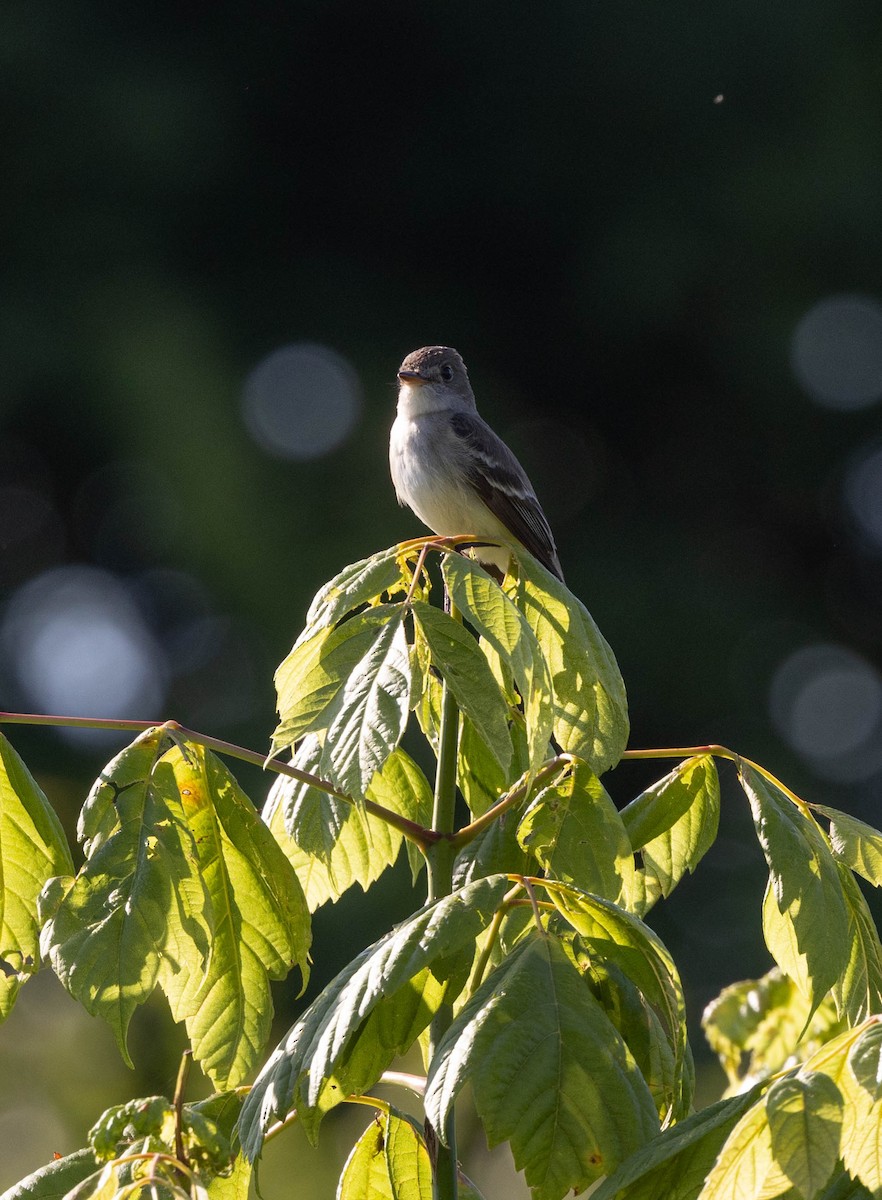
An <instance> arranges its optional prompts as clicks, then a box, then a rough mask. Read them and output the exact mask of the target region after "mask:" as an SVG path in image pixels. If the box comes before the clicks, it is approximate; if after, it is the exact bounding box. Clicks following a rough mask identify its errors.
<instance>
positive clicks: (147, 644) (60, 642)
mask: <svg viewBox="0 0 882 1200" xmlns="http://www.w3.org/2000/svg"><path fill="white" fill-rule="evenodd" d="M0 638H2V647H3V652H4V657H5V659H6V661H7V663H8V664H9V666H10V667H11V668H12V673H13V675H14V677H15V679H16V681H17V683H18V685H19V687H20V689H21V692H22V694H23V696H24V698H25V699H26V701H27V702H28V703H29V705H31V706H32V707H33V708H35V709H36V710H37V711H39V712H45V713H53V714H62V715H65V716H90V717H122V718H139V717H141V718H144V719H146V720H150V719H153V718H154V717H156V716H158V715H159V710H160V708H161V705H162V700H163V695H164V691H165V682H164V681H165V675H166V671H165V661H164V656H163V654H162V651H161V649H160V647H159V646H158V645H157V643H156V641H155V640H154V638H153V636H152V635H151V633H150V631H149V629H148V628H147V625H146V623H145V621H144V619H143V617H142V616H141V614H140V612H139V610H138V607H137V605H136V604H135V603H134V601H133V600H132V598H131V596H130V595H129V592H128V590H127V588H126V587H125V585H124V584H123V583H122V581H121V580H119V579H117V578H116V577H115V576H113V575H111V574H109V573H108V572H106V571H102V570H99V569H97V568H95V567H87V566H82V565H75V566H64V567H55V568H53V569H52V570H49V571H45V572H44V573H43V574H41V575H38V576H36V577H35V578H33V579H30V580H28V582H27V583H25V584H23V585H22V586H21V587H20V588H19V589H18V590H17V591H16V592H15V593H14V594H13V596H12V599H11V600H10V603H9V606H8V608H7V610H6V614H5V616H4V619H3V624H2V627H0Z"/></svg>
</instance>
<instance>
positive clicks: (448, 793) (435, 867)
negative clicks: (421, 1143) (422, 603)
mask: <svg viewBox="0 0 882 1200" xmlns="http://www.w3.org/2000/svg"><path fill="white" fill-rule="evenodd" d="M450 615H451V616H452V617H454V618H458V615H459V614H458V613H457V611H456V608H455V607H454V605H453V604H452V603H451V604H450ZM458 747H459V706H458V705H457V703H456V699H455V698H454V695H453V692H452V691H451V690H450V686H449V685H448V683H447V680H446V679H445V680H444V684H443V688H442V691H441V727H440V730H439V732H438V766H437V769H436V771H435V802H434V806H433V809H432V832H433V833H434V834H435V835H436V836H437V838H438V840H437V841H436V842H434V843H433V844H432V845H431V846H429V847H428V848H427V850H426V863H427V866H428V874H429V897H428V898H429V903H430V904H431V903H433V902H434V901H436V900H440V899H441V897H442V896H449V895H450V893H451V892H452V891H453V862H454V859H455V857H456V847H455V846H454V844H453V842H452V841H451V839H450V835H451V834H452V833H453V831H454V828H455V824H456V756H457V750H458ZM452 1019H453V1012H452V1008H451V1006H450V1005H449V1004H442V1005H441V1006H440V1008H439V1009H438V1011H437V1012H436V1013H435V1016H434V1017H433V1018H432V1023H431V1025H430V1026H429V1061H430V1062H431V1060H432V1059H433V1058H434V1057H435V1052H436V1051H437V1049H438V1044H439V1043H440V1041H441V1039H442V1038H443V1036H444V1034H445V1033H446V1032H447V1030H448V1029H449V1027H450V1022H451V1020H452ZM443 1138H444V1142H445V1143H446V1145H445V1144H443V1143H442V1141H441V1138H440V1137H437V1136H436V1139H435V1144H434V1145H433V1146H430V1150H431V1151H433V1167H432V1197H433V1200H456V1197H457V1196H458V1194H459V1184H458V1179H457V1164H456V1124H455V1119H454V1114H453V1109H452V1108H451V1110H450V1114H449V1116H448V1118H447V1122H446V1124H445V1127H444V1130H443Z"/></svg>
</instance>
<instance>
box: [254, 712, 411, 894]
mask: <svg viewBox="0 0 882 1200" xmlns="http://www.w3.org/2000/svg"><path fill="white" fill-rule="evenodd" d="M320 757H321V747H320V746H319V744H318V740H317V739H316V738H315V737H313V735H311V734H308V735H307V736H306V737H305V738H304V739H303V742H302V743H301V745H300V747H299V749H298V752H297V755H296V756H295V758H294V760H293V762H294V764H295V765H296V766H298V767H300V768H301V769H302V770H305V771H310V772H312V771H314V770H315V768H316V765H317V763H318V760H319V758H320ZM367 795H368V798H369V799H370V800H375V801H376V802H377V803H378V804H382V805H384V806H385V807H386V808H390V809H392V810H393V811H394V812H397V813H399V814H400V815H401V816H405V817H407V818H408V819H409V820H411V821H417V822H418V823H419V824H421V825H424V826H427V825H429V824H430V823H431V813H432V791H431V788H430V787H429V784H428V781H427V780H426V777H425V775H423V773H422V771H421V770H420V769H419V767H418V766H417V765H416V763H415V762H414V761H413V760H412V759H411V758H410V757H409V756H408V755H407V754H405V752H404V751H403V750H402V749H400V748H399V749H398V750H395V751H394V752H393V753H392V754H391V755H390V756H389V758H387V759H386V762H385V763H384V764H383V767H382V769H381V770H380V771H378V772H377V774H376V775H374V778H373V780H372V782H371V784H370V786H369V787H368V791H367ZM263 818H264V821H265V822H266V823H267V825H268V826H269V828H270V830H271V831H272V834H273V837H274V838H275V839H276V841H277V842H278V843H279V845H280V846H281V847H282V850H283V851H284V853H285V855H286V857H287V858H288V861H289V862H290V863H291V864H292V866H293V867H294V869H295V871H296V873H297V876H298V878H299V879H300V881H301V883H302V885H303V890H304V892H305V894H306V899H307V903H308V905H309V908H310V910H315V909H316V908H318V907H319V906H320V905H322V904H324V903H326V901H328V900H336V899H337V898H338V897H339V896H341V895H342V894H343V893H344V892H345V891H346V890H347V889H348V888H350V887H352V886H353V884H356V883H357V884H359V886H360V887H361V888H362V889H363V890H364V891H367V889H368V888H369V887H370V885H371V884H372V883H374V882H375V881H376V880H377V879H378V878H379V877H380V875H382V873H383V872H384V871H385V870H387V868H389V867H390V866H392V864H393V863H394V862H395V861H396V860H397V858H398V854H399V852H400V850H401V843H402V840H403V839H402V835H401V834H400V833H399V832H398V830H397V829H393V828H392V826H391V825H387V824H386V822H385V821H382V820H380V819H379V818H378V817H373V816H371V815H370V814H369V813H367V812H365V811H364V810H363V809H361V808H358V807H356V805H355V804H352V803H350V802H349V801H346V800H339V799H337V798H336V797H334V796H329V795H328V794H327V792H323V791H320V790H319V789H318V788H314V787H310V786H309V785H308V784H303V783H299V782H298V781H297V780H295V779H291V778H290V777H288V776H284V775H280V776H279V777H278V779H277V780H276V782H275V783H274V784H273V787H272V788H271V790H270V793H269V796H268V797H267V802H266V805H265V806H264V810H263ZM417 853H418V852H417ZM421 857H422V856H420V859H421ZM412 865H413V866H414V867H418V866H419V865H420V864H419V863H418V862H417V861H416V860H413V861H412Z"/></svg>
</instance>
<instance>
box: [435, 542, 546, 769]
mask: <svg viewBox="0 0 882 1200" xmlns="http://www.w3.org/2000/svg"><path fill="white" fill-rule="evenodd" d="M442 573H443V575H444V579H445V582H446V584H447V587H448V589H449V591H450V594H451V596H452V598H453V601H454V603H455V604H456V605H457V606H458V607H459V608H460V610H461V611H462V612H463V613H464V614H465V616H466V618H467V620H468V621H469V623H470V624H471V625H473V626H474V628H475V629H476V630H477V631H478V633H480V635H481V637H482V638H483V639H485V640H486V642H487V643H488V644H489V645H490V646H491V647H492V648H493V650H494V651H495V652H496V654H498V655H499V657H500V658H501V659H502V660H503V661H504V662H505V664H506V666H507V667H508V670H509V671H510V672H511V675H512V677H513V679H514V682H515V685H516V687H517V689H518V692H519V694H520V697H521V702H522V706H523V713H524V719H525V721H526V726H527V745H528V759H529V765H530V767H531V768H533V769H534V770H535V769H536V768H537V767H539V766H540V765H541V764H542V763H543V762H544V761H545V759H546V758H547V757H548V749H549V741H550V738H551V731H552V725H553V710H552V698H551V678H550V675H549V671H548V667H547V665H546V662H545V659H544V658H543V655H542V651H541V649H540V647H539V643H538V641H537V640H536V635H535V634H534V633H533V630H532V629H531V628H530V625H529V623H528V622H527V620H526V619H525V617H524V616H523V614H522V613H521V612H520V610H519V609H518V608H517V606H516V605H515V604H513V603H512V601H511V600H510V599H509V597H508V596H507V595H506V594H505V592H504V591H503V590H502V588H501V587H500V586H499V585H498V584H497V583H496V581H495V580H494V579H491V578H490V576H489V575H488V574H487V572H486V571H484V570H482V568H481V567H479V566H478V564H477V563H474V562H472V560H471V559H468V558H464V557H463V556H462V555H460V554H452V555H448V556H447V557H446V558H445V559H444V562H443V564H442Z"/></svg>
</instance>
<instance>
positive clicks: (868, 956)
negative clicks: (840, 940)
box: [833, 863, 882, 1025]
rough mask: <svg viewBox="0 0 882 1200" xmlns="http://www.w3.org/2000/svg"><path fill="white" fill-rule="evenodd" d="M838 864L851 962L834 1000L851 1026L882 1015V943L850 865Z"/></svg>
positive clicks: (836, 984)
mask: <svg viewBox="0 0 882 1200" xmlns="http://www.w3.org/2000/svg"><path fill="white" fill-rule="evenodd" d="M837 865H838V867H839V876H840V882H841V884H842V895H843V897H844V898H845V904H846V908H847V912H848V942H847V948H848V962H847V963H846V967H845V970H844V972H843V973H842V976H841V977H840V978H839V979H838V980H837V981H836V983H835V985H834V987H833V998H834V1000H835V1001H836V1007H837V1009H838V1011H839V1013H840V1014H841V1015H842V1016H843V1017H844V1018H845V1019H846V1020H847V1021H848V1023H849V1025H859V1024H860V1023H861V1021H864V1020H866V1018H867V1017H869V1016H870V1015H871V1014H873V1013H878V1012H882V944H880V942H879V933H878V931H877V929H876V925H875V922H874V921H873V918H872V916H871V915H870V910H869V908H868V907H867V902H866V900H865V899H864V897H863V894H862V892H861V890H860V887H859V886H858V883H857V880H856V879H855V877H854V876H853V875H852V873H851V870H850V869H849V868H848V867H847V866H845V865H844V864H843V863H839V864H837Z"/></svg>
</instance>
